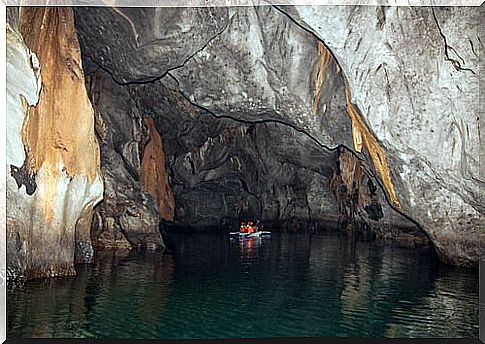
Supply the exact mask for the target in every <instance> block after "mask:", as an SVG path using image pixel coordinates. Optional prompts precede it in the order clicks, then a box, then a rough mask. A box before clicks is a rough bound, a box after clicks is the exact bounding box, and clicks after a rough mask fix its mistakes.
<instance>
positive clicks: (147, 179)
mask: <svg viewBox="0 0 485 344" xmlns="http://www.w3.org/2000/svg"><path fill="white" fill-rule="evenodd" d="M144 121H145V124H146V126H147V127H148V130H149V133H150V142H148V144H147V146H146V148H145V151H144V154H143V158H142V162H141V176H140V179H141V183H142V185H143V186H144V187H145V190H146V191H147V192H148V193H149V194H150V195H151V196H152V197H153V199H154V200H155V202H156V203H157V206H158V210H159V211H160V214H161V215H162V217H163V218H164V219H165V220H169V221H171V220H173V216H174V210H175V200H174V197H173V192H172V189H171V187H170V185H169V183H168V175H167V171H166V169H165V156H164V154H163V143H162V138H161V136H160V134H159V133H158V131H157V129H156V127H155V122H154V121H153V118H151V117H147V118H145V119H144Z"/></svg>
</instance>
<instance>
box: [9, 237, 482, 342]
mask: <svg viewBox="0 0 485 344" xmlns="http://www.w3.org/2000/svg"><path fill="white" fill-rule="evenodd" d="M174 242H175V245H176V248H177V251H176V253H174V254H172V255H161V254H153V253H152V254H142V253H135V252H132V253H119V252H118V253H116V254H113V253H109V252H103V253H98V254H97V257H96V264H95V265H94V266H84V267H79V268H78V276H77V277H76V278H73V279H61V280H44V281H36V282H30V283H28V284H26V285H25V286H22V287H17V288H14V289H10V290H9V291H8V296H7V302H8V309H7V312H8V313H7V314H8V317H7V331H8V336H9V337H98V338H229V337H278V336H284V337H291V336H296V337H302V336H345V337H347V336H372V337H478V319H479V305H478V272H477V271H470V270H460V269H456V268H449V267H444V266H441V265H438V264H437V262H436V260H435V259H434V256H432V255H431V254H430V253H429V252H426V251H417V250H411V249H403V248H396V247H390V246H388V245H387V246H383V245H377V244H372V243H364V242H357V243H355V244H353V243H352V242H350V241H349V240H347V239H345V238H342V237H337V236H332V235H325V236H321V235H320V236H317V235H314V236H310V235H275V236H273V237H272V238H271V239H268V240H254V241H252V242H246V244H245V245H241V244H240V243H237V242H230V240H229V238H227V237H223V236H217V235H200V234H199V235H192V236H181V235H179V236H175V237H174Z"/></svg>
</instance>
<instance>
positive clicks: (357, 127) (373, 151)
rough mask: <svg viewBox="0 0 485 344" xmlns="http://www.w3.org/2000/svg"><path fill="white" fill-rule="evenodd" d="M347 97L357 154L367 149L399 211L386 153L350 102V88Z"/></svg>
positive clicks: (346, 93) (399, 206) (346, 89)
mask: <svg viewBox="0 0 485 344" xmlns="http://www.w3.org/2000/svg"><path fill="white" fill-rule="evenodd" d="M345 96H346V99H347V113H348V114H349V117H350V119H351V120H352V138H353V140H354V148H355V150H356V151H357V152H362V149H363V147H366V148H367V151H368V152H369V155H370V156H371V159H372V163H373V164H374V168H375V170H376V171H377V173H379V176H380V177H381V179H382V182H383V183H384V186H385V188H386V191H387V193H388V195H389V197H390V199H391V202H392V203H393V204H394V206H395V207H396V208H397V209H400V208H401V205H400V204H399V201H398V199H397V195H396V191H395V190H394V184H393V183H392V180H391V173H390V171H389V165H388V163H387V157H386V153H385V152H384V149H383V148H382V146H381V145H380V144H379V141H378V140H377V138H376V137H375V135H374V134H373V133H372V132H371V131H370V130H369V128H368V127H367V125H366V124H365V122H364V120H363V118H362V115H361V114H360V112H359V111H358V110H357V108H356V106H355V105H354V104H352V102H351V100H350V91H349V89H348V88H345Z"/></svg>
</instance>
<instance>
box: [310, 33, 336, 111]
mask: <svg viewBox="0 0 485 344" xmlns="http://www.w3.org/2000/svg"><path fill="white" fill-rule="evenodd" d="M317 49H318V60H317V62H316V64H315V66H314V67H313V72H312V81H313V82H314V87H315V95H314V97H313V113H314V114H316V113H317V111H318V102H319V100H320V95H321V94H322V88H323V83H324V81H325V76H326V73H327V69H328V66H329V64H330V61H331V60H332V55H331V54H330V51H329V50H328V49H327V47H325V45H324V44H323V43H322V42H318V44H317Z"/></svg>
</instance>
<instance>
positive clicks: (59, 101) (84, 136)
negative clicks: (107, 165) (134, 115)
mask: <svg viewBox="0 0 485 344" xmlns="http://www.w3.org/2000/svg"><path fill="white" fill-rule="evenodd" d="M19 22H20V32H21V33H22V35H23V36H24V40H25V43H26V45H27V46H28V47H29V48H30V49H31V51H33V53H32V54H31V57H30V61H29V62H30V63H29V65H26V64H24V65H19V67H20V68H23V69H29V68H30V69H31V71H32V74H33V75H34V77H35V78H37V79H38V80H40V74H41V76H42V88H41V91H40V95H39V99H38V103H32V102H31V101H29V102H28V105H29V107H28V109H24V110H26V111H17V110H16V109H15V107H13V106H10V104H13V101H11V102H9V105H8V107H7V111H8V113H9V117H10V116H11V121H12V122H11V126H14V127H15V128H12V129H15V130H12V131H11V132H10V133H9V135H12V136H13V137H17V136H18V139H19V140H18V141H19V142H18V143H17V144H15V145H12V146H11V147H10V149H11V152H10V154H9V155H10V158H9V160H12V162H13V161H18V160H20V159H19V157H22V158H23V159H24V162H23V164H22V167H20V168H18V167H16V166H20V165H19V164H18V163H15V164H14V163H11V164H10V165H12V168H11V171H12V177H13V178H12V179H14V178H15V179H14V180H15V181H16V184H17V189H16V190H15V189H14V188H13V187H12V188H10V190H9V191H10V197H9V200H10V201H11V202H10V204H9V209H8V212H9V215H8V220H7V226H8V232H9V238H10V240H12V244H11V245H9V248H12V249H11V250H10V251H9V252H8V253H9V258H10V259H11V261H13V262H14V263H13V264H12V265H11V267H12V274H11V276H12V277H16V276H17V277H18V276H23V277H26V278H37V277H47V276H61V275H73V274H75V270H74V257H75V251H76V244H75V242H76V236H77V235H76V224H77V223H78V220H79V219H80V218H81V217H82V216H85V215H86V214H89V209H90V208H92V207H93V206H94V205H95V204H96V203H97V202H98V201H99V200H100V199H101V196H102V188H103V186H102V181H101V178H100V176H99V149H98V144H97V141H96V139H95V136H94V123H93V110H92V107H91V103H90V101H89V99H88V97H87V93H86V90H85V86H84V76H83V70H82V66H81V53H80V49H79V43H78V40H77V34H76V31H75V29H74V22H73V13H72V10H71V9H70V8H40V7H39V8H22V10H21V11H20V21H19ZM19 38H20V36H19ZM15 44H17V45H22V44H23V43H22V42H21V41H17V42H16V43H15ZM9 58H11V60H9V63H11V66H12V67H13V66H14V65H15V64H20V63H21V61H15V56H14V55H12V56H9ZM15 72H18V70H15V68H10V69H8V72H7V74H10V75H12V74H13V73H15ZM8 81H9V86H11V85H13V84H14V81H13V77H11V76H9V78H8ZM15 82H24V84H23V85H22V86H21V88H24V87H28V86H29V85H28V84H27V80H25V79H21V81H15ZM17 122H18V123H17ZM20 123H22V124H21V126H20V125H19V124H20ZM24 152H25V153H24ZM8 162H9V161H7V163H8ZM21 179H22V180H21ZM19 181H21V182H20V183H19ZM29 181H30V184H31V185H29V184H28V182H29ZM22 185H25V186H26V189H25V191H26V193H25V192H24V191H23V190H24V189H23V188H22ZM81 237H82V239H81V240H82V241H84V242H85V243H86V245H89V234H87V235H86V234H84V235H81V234H80V235H79V238H81ZM13 247H16V249H14V248H13ZM85 251H86V252H87V251H89V249H88V250H85Z"/></svg>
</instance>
